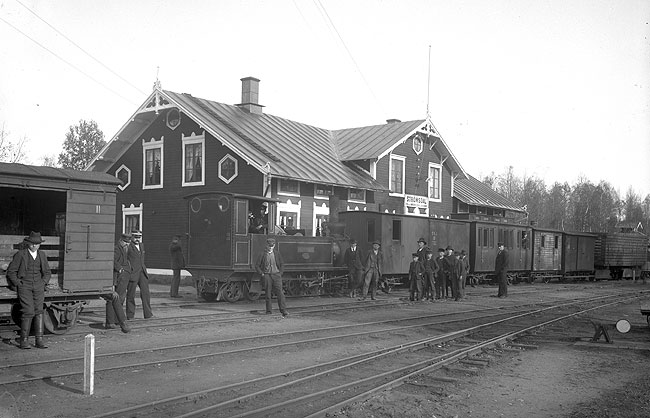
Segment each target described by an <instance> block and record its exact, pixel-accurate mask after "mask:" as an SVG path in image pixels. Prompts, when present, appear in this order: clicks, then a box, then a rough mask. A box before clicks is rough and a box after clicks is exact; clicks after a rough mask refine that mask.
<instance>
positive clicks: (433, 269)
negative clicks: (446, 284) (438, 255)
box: [422, 248, 440, 302]
mask: <svg viewBox="0 0 650 418" xmlns="http://www.w3.org/2000/svg"><path fill="white" fill-rule="evenodd" d="M426 256H427V259H426V260H424V285H423V286H422V287H423V290H424V297H425V298H426V299H427V300H429V301H432V302H433V300H434V298H436V293H438V290H437V289H436V279H435V277H436V275H437V274H438V270H440V267H439V266H438V262H437V261H436V259H435V258H434V257H433V252H432V251H431V250H430V249H428V248H427V252H426Z"/></svg>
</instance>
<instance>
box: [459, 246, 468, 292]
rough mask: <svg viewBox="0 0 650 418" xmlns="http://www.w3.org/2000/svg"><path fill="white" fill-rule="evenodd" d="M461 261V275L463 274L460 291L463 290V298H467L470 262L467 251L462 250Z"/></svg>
mask: <svg viewBox="0 0 650 418" xmlns="http://www.w3.org/2000/svg"><path fill="white" fill-rule="evenodd" d="M458 260H459V261H460V264H461V266H460V274H461V279H460V289H461V298H464V297H465V284H466V282H467V276H468V275H469V260H468V258H467V251H465V250H462V251H461V252H460V258H459V259H458Z"/></svg>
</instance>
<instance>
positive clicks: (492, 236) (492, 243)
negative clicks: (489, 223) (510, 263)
mask: <svg viewBox="0 0 650 418" xmlns="http://www.w3.org/2000/svg"><path fill="white" fill-rule="evenodd" d="M490 248H494V228H490Z"/></svg>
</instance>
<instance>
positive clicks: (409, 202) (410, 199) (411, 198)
mask: <svg viewBox="0 0 650 418" xmlns="http://www.w3.org/2000/svg"><path fill="white" fill-rule="evenodd" d="M405 199H406V200H405V203H406V206H408V207H416V208H423V209H427V208H428V207H429V198H428V197H426V196H418V195H413V194H407V195H406V196H405Z"/></svg>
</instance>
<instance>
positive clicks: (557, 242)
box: [553, 235, 560, 250]
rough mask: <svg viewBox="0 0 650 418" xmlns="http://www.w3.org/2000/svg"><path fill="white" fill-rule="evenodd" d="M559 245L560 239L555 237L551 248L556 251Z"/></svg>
mask: <svg viewBox="0 0 650 418" xmlns="http://www.w3.org/2000/svg"><path fill="white" fill-rule="evenodd" d="M559 244H560V237H559V236H557V235H556V236H555V242H554V243H553V247H554V248H555V249H556V250H557V249H558V245H559Z"/></svg>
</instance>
